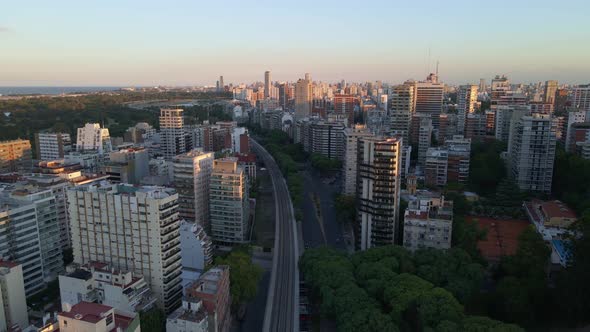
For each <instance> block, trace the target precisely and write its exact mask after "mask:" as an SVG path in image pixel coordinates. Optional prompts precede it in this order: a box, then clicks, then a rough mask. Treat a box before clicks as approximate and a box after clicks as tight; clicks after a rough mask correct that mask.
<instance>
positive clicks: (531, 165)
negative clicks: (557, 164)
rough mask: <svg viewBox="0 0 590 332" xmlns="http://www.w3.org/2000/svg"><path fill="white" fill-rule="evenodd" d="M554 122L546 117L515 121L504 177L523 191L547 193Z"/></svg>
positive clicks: (553, 145)
mask: <svg viewBox="0 0 590 332" xmlns="http://www.w3.org/2000/svg"><path fill="white" fill-rule="evenodd" d="M555 129H556V122H555V121H554V120H553V119H552V118H551V116H549V115H544V114H533V115H530V116H527V115H525V116H522V117H521V118H520V119H516V120H515V121H514V123H513V125H512V127H511V130H510V139H509V142H508V160H509V163H508V165H509V171H508V174H509V175H510V176H511V177H512V179H514V181H515V182H516V184H517V185H518V187H519V188H520V189H521V190H523V191H534V192H535V191H536V192H545V193H550V192H551V181H552V178H553V164H554V160H555V145H556V137H555Z"/></svg>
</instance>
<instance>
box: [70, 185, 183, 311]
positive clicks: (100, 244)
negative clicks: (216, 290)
mask: <svg viewBox="0 0 590 332" xmlns="http://www.w3.org/2000/svg"><path fill="white" fill-rule="evenodd" d="M67 194H68V208H69V213H70V220H71V228H72V248H73V252H74V262H75V263H78V264H86V263H90V262H103V263H107V264H109V265H110V266H112V267H113V268H115V269H121V270H125V271H131V272H133V273H136V274H140V275H142V276H143V277H144V278H145V280H146V282H147V283H148V284H149V285H150V288H151V290H152V292H153V293H154V296H155V297H156V299H157V303H158V305H159V306H160V307H161V308H162V309H164V310H166V311H167V312H171V311H173V310H174V309H176V308H177V307H178V306H179V305H180V302H181V297H182V285H181V278H180V275H181V268H182V266H181V263H180V260H181V257H180V234H179V225H180V218H179V216H178V194H177V193H176V191H175V190H174V189H169V188H164V187H143V186H133V185H128V184H110V183H108V182H103V183H98V184H89V185H84V186H78V187H75V188H70V189H69V190H68V193H67Z"/></svg>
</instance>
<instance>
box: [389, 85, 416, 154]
mask: <svg viewBox="0 0 590 332" xmlns="http://www.w3.org/2000/svg"><path fill="white" fill-rule="evenodd" d="M413 112H414V87H413V86H412V85H410V84H402V85H397V86H395V87H393V90H392V91H391V93H390V96H389V117H390V118H391V133H392V134H393V135H401V136H402V137H403V139H404V143H406V144H407V143H409V142H410V124H411V122H412V113H413Z"/></svg>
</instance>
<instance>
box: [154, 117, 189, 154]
mask: <svg viewBox="0 0 590 332" xmlns="http://www.w3.org/2000/svg"><path fill="white" fill-rule="evenodd" d="M182 112H183V110H182V109H180V108H179V109H169V108H162V109H161V110H160V136H161V149H162V155H163V156H164V158H165V159H166V160H172V158H174V157H175V156H177V155H179V154H182V153H185V152H186V135H185V131H184V119H183V117H182Z"/></svg>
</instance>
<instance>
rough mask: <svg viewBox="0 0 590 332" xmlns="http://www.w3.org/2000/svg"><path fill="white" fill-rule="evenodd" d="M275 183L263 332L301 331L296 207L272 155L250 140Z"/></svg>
mask: <svg viewBox="0 0 590 332" xmlns="http://www.w3.org/2000/svg"><path fill="white" fill-rule="evenodd" d="M250 141H251V142H252V148H253V150H254V151H255V153H256V154H257V155H258V156H259V157H260V158H262V160H263V161H264V165H265V166H266V168H267V169H268V172H269V174H270V177H271V179H272V184H273V188H274V191H273V193H274V194H273V195H274V199H275V210H276V222H275V243H274V249H273V252H274V254H273V265H272V273H271V277H270V286H269V290H268V295H267V299H266V309H265V313H264V325H263V331H264V332H271V331H272V332H274V331H279V332H298V331H299V268H298V266H297V261H298V259H299V248H298V244H297V230H296V225H295V224H296V223H295V218H294V213H293V204H292V202H291V196H290V195H289V190H288V188H287V183H286V182H285V179H284V178H283V175H282V174H281V171H280V169H279V167H278V166H277V164H276V162H275V161H274V159H273V158H272V156H271V155H270V154H269V153H268V152H267V151H266V150H265V149H264V148H263V147H262V146H261V145H260V144H258V143H257V142H256V141H255V140H253V139H250Z"/></svg>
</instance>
